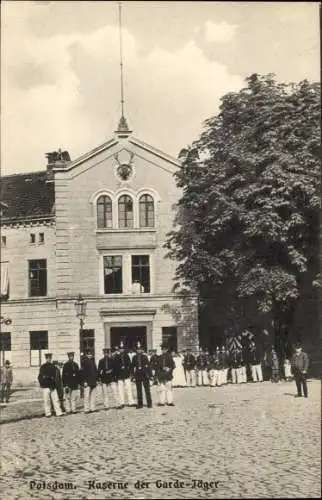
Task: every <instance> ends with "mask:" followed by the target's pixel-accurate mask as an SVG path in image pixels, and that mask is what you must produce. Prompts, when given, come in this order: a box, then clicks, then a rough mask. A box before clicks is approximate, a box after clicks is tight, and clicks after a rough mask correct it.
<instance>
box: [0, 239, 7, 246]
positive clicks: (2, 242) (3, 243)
mask: <svg viewBox="0 0 322 500" xmlns="http://www.w3.org/2000/svg"><path fill="white" fill-rule="evenodd" d="M1 246H2V247H6V246H7V237H6V236H1Z"/></svg>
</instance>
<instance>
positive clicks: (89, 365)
mask: <svg viewBox="0 0 322 500" xmlns="http://www.w3.org/2000/svg"><path fill="white" fill-rule="evenodd" d="M81 379H82V382H83V383H86V384H87V385H88V386H89V387H96V385H97V380H98V372H97V367H96V363H95V360H94V359H93V358H91V359H89V358H84V359H83V360H82V373H81Z"/></svg>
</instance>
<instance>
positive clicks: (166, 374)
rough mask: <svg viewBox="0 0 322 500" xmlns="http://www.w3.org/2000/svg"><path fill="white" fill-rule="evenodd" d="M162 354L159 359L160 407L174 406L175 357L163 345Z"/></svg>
mask: <svg viewBox="0 0 322 500" xmlns="http://www.w3.org/2000/svg"><path fill="white" fill-rule="evenodd" d="M161 350H162V354H160V356H159V357H158V366H157V378H158V381H159V385H160V402H159V403H158V406H164V405H165V402H166V401H167V405H168V406H174V403H173V391H172V378H173V376H172V372H173V370H174V369H175V363H174V361H173V357H172V355H171V354H170V352H169V351H168V349H167V346H166V345H165V344H161Z"/></svg>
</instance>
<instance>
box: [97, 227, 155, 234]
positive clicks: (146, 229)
mask: <svg viewBox="0 0 322 500" xmlns="http://www.w3.org/2000/svg"><path fill="white" fill-rule="evenodd" d="M96 232H97V233H155V232H156V228H155V227H133V228H121V229H116V228H115V229H114V228H113V229H111V228H99V229H98V228H96Z"/></svg>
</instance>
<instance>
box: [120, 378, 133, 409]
mask: <svg viewBox="0 0 322 500" xmlns="http://www.w3.org/2000/svg"><path fill="white" fill-rule="evenodd" d="M117 387H118V397H119V405H120V406H123V405H124V404H125V398H124V396H125V393H126V396H127V403H128V404H129V405H133V406H134V405H135V402H134V399H133V394H132V383H131V379H130V378H126V379H125V380H118V381H117Z"/></svg>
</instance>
